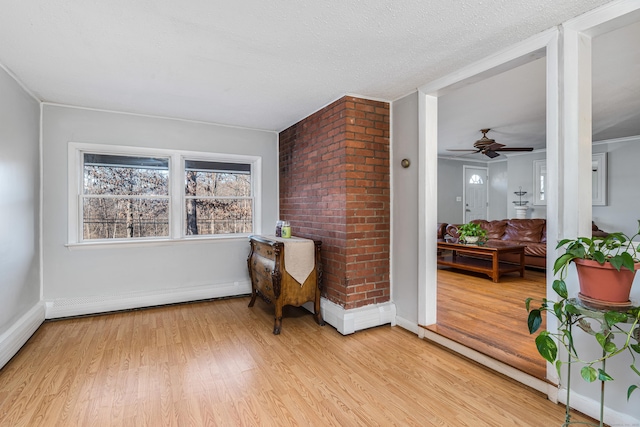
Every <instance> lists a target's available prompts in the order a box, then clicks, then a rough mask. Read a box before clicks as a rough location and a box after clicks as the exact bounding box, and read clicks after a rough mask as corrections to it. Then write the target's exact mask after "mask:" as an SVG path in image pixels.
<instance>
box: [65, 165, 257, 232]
mask: <svg viewBox="0 0 640 427" xmlns="http://www.w3.org/2000/svg"><path fill="white" fill-rule="evenodd" d="M212 157H213V156H212ZM81 159H82V166H81V168H82V186H81V192H80V193H79V198H78V201H79V203H80V207H79V211H80V212H79V214H80V215H81V218H80V219H81V223H80V227H79V230H80V229H81V236H82V240H105V239H120V240H123V239H135V238H138V239H139V238H142V239H145V238H147V239H148V238H180V237H184V236H196V235H200V236H202V235H222V234H245V233H251V232H252V231H253V212H254V195H253V194H252V191H253V185H252V174H251V171H252V166H251V163H232V162H226V161H215V160H213V161H212V160H210V159H206V157H205V159H204V160H191V159H188V158H187V159H185V158H184V157H182V156H180V155H179V154H171V155H167V156H166V157H162V155H161V156H148V157H147V156H138V155H131V156H128V155H120V154H98V153H91V152H82V153H81ZM172 164H173V166H171V165H172ZM176 165H178V166H177V167H176ZM171 171H179V172H180V173H183V175H182V179H183V180H184V181H183V182H184V184H183V185H184V187H183V188H184V192H183V193H182V194H175V189H176V188H179V186H180V185H182V184H181V183H179V182H176V180H181V178H180V173H178V174H176V175H175V176H171ZM174 173H175V172H174ZM171 189H174V191H171ZM173 198H181V201H177V200H174V202H172V199H173ZM180 205H182V206H183V209H184V210H183V211H182V212H180V211H178V206H180ZM172 218H173V219H172ZM180 221H182V223H183V224H184V225H183V228H182V231H180V225H179V224H180ZM172 230H173V231H172ZM172 234H173V235H172Z"/></svg>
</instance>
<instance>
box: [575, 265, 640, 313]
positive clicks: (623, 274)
mask: <svg viewBox="0 0 640 427" xmlns="http://www.w3.org/2000/svg"><path fill="white" fill-rule="evenodd" d="M573 262H575V264H576V269H577V271H578V279H579V281H580V294H581V295H583V296H585V297H587V298H590V299H593V300H597V301H602V303H603V304H606V303H613V304H624V303H627V302H629V294H630V293H631V285H632V284H633V279H634V277H635V275H636V271H635V270H638V269H639V268H640V263H637V264H635V270H634V271H629V270H627V269H626V268H624V267H623V268H621V269H620V271H618V270H616V269H615V268H613V267H612V266H611V264H610V263H608V262H605V263H604V264H602V265H601V264H599V263H598V262H597V261H593V260H586V259H574V260H573Z"/></svg>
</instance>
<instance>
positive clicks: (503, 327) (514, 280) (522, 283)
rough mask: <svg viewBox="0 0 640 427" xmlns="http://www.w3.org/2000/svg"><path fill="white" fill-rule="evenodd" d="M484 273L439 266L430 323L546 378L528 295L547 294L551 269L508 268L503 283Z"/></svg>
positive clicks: (438, 330)
mask: <svg viewBox="0 0 640 427" xmlns="http://www.w3.org/2000/svg"><path fill="white" fill-rule="evenodd" d="M483 276H484V275H482V274H473V273H469V272H461V271H459V270H455V269H449V268H439V269H438V315H437V324H436V325H430V326H428V329H429V330H431V331H433V332H436V333H438V334H440V335H442V336H444V337H446V338H449V339H451V340H453V341H456V342H459V343H461V344H463V345H465V346H467V347H470V348H472V349H474V350H477V351H479V352H481V353H484V354H486V355H488V356H491V357H492V358H494V359H496V360H499V361H501V362H504V363H506V364H508V365H510V366H513V367H514V368H517V369H520V370H521V371H523V372H525V373H527V374H529V375H532V376H534V377H536V378H540V379H543V380H544V379H545V378H546V362H545V361H544V359H542V357H541V356H540V355H539V354H538V351H537V349H536V346H535V336H532V335H530V334H529V331H528V329H527V316H528V313H527V311H526V309H525V305H524V301H525V299H526V298H528V297H532V298H536V299H538V300H541V299H542V298H544V297H545V296H546V289H545V288H546V283H545V273H544V272H543V271H539V270H527V271H526V272H525V277H524V278H521V277H519V276H517V275H516V274H508V275H505V276H502V278H501V280H500V282H499V283H493V282H491V281H490V280H487V279H486V277H483ZM543 326H544V325H543Z"/></svg>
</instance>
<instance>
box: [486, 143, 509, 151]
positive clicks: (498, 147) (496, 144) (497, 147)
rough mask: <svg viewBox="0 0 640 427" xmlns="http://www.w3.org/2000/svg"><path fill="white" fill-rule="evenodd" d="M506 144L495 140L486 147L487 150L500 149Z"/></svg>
mask: <svg viewBox="0 0 640 427" xmlns="http://www.w3.org/2000/svg"><path fill="white" fill-rule="evenodd" d="M504 146H505V145H504V144H500V143H499V142H493V143H491V144H489V145H487V146H486V147H484V149H485V150H491V151H498V150H500V149H501V148H503V147H504Z"/></svg>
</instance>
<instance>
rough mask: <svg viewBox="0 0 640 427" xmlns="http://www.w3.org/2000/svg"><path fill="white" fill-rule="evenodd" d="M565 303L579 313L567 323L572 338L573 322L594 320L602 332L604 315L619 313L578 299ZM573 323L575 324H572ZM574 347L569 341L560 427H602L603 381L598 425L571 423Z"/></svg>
mask: <svg viewBox="0 0 640 427" xmlns="http://www.w3.org/2000/svg"><path fill="white" fill-rule="evenodd" d="M567 302H568V303H569V304H572V305H573V306H574V307H576V309H577V310H578V312H579V313H580V314H579V315H575V316H574V317H573V318H572V319H571V321H570V322H569V325H568V326H569V333H571V334H572V336H573V331H572V327H573V324H574V323H575V322H577V321H578V320H579V319H581V318H585V319H592V320H596V321H597V322H599V323H600V327H601V332H603V331H604V330H605V328H606V323H605V320H604V315H605V314H606V313H607V312H609V311H620V307H602V308H595V307H589V306H587V305H585V304H583V303H582V301H580V300H579V299H578V298H571V299H569V300H567ZM627 308H629V307H625V308H624V310H626V309H627ZM574 321H575V322H574ZM626 322H627V323H633V322H634V318H633V317H632V316H628V317H627V321H626ZM574 350H575V348H574V346H573V341H571V343H570V345H569V352H568V355H567V362H568V363H567V402H566V405H565V419H564V424H562V427H566V426H570V425H574V424H580V425H588V426H593V427H603V426H604V391H605V390H604V385H605V384H604V383H605V382H604V381H600V419H599V423H598V424H593V423H586V422H583V421H573V422H572V421H571V406H570V404H569V398H570V396H571V361H572V354H573V353H574ZM605 354H606V353H605V352H604V350H603V352H602V356H603V357H604V356H605ZM602 370H603V371H606V360H603V361H602Z"/></svg>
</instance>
